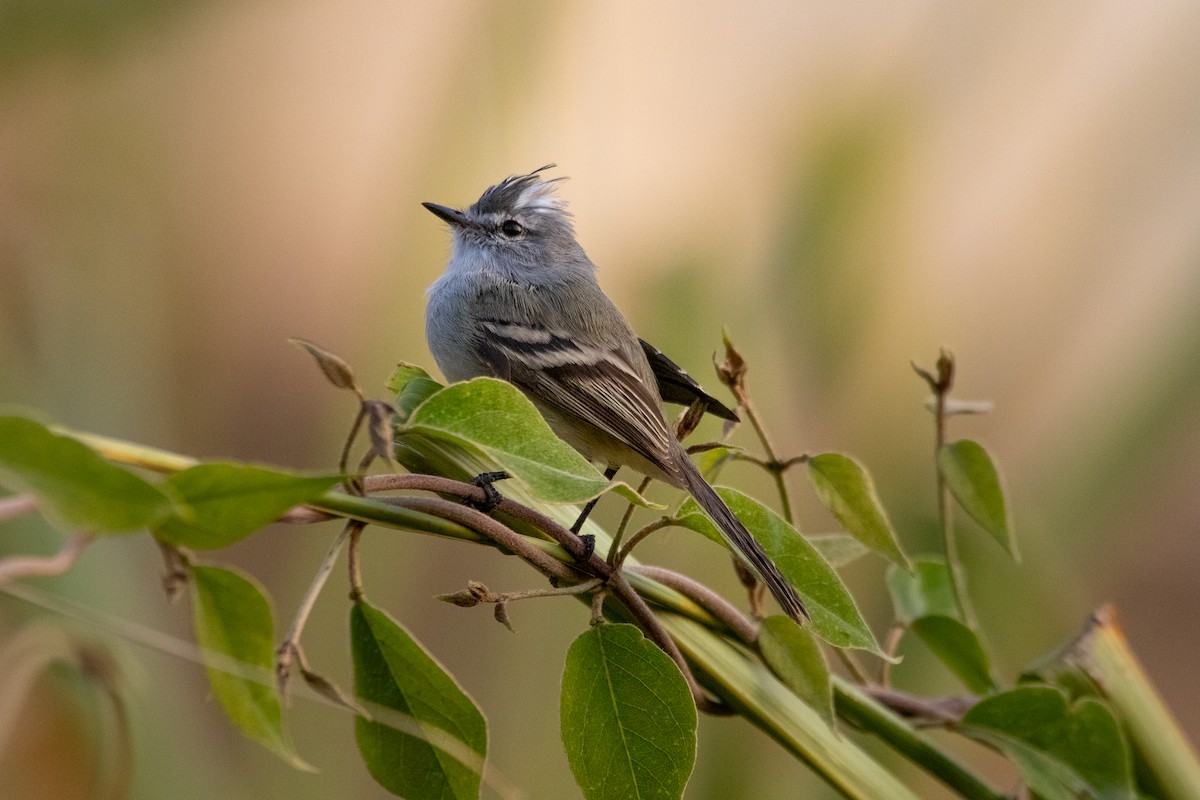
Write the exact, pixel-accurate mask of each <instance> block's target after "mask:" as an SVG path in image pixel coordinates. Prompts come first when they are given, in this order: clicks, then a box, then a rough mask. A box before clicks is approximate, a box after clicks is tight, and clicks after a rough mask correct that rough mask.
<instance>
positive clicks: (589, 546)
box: [571, 467, 620, 561]
mask: <svg viewBox="0 0 1200 800" xmlns="http://www.w3.org/2000/svg"><path fill="white" fill-rule="evenodd" d="M619 469H620V467H609V468H608V469H606V470H604V479H605V480H606V481H611V480H612V479H613V476H614V475H616V474H617V470H619ZM599 500H600V496H599V495H597V496H595V497H593V498H592V499H591V500H588V502H587V505H586V506H584V507H583V511H581V512H579V518H578V519H576V520H575V524H574V525H572V526H571V533H573V534H575V535H576V536H578V537H579V538H580V539H582V540H583V547H584V556H583V558H582V559H580V560H581V561H587V560H588V559H589V558H591V557H592V553H594V552H595V551H596V537H595V536H592V535H591V534H586V535H584V534H580V533H579V532H580V531H581V530H583V523H585V522H587V518H588V515H589V514H591V513H592V509H593V508H595V507H596V503H597V501H599Z"/></svg>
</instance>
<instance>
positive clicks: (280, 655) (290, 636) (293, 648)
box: [275, 520, 360, 697]
mask: <svg viewBox="0 0 1200 800" xmlns="http://www.w3.org/2000/svg"><path fill="white" fill-rule="evenodd" d="M359 524H360V523H359V522H357V521H356V520H348V521H347V522H346V525H345V526H344V527H343V528H342V530H341V533H339V534H338V535H337V538H335V539H334V540H333V543H332V544H330V545H329V550H328V551H327V552H326V553H325V558H324V560H322V561H321V566H319V567H318V568H317V574H316V575H314V576H313V580H312V583H310V584H309V586H308V591H307V592H305V593H304V598H303V599H302V600H301V601H300V606H299V608H297V609H296V616H295V617H294V618H293V619H292V625H291V627H290V628H288V632H287V636H285V637H284V639H283V641H282V642H281V643H280V645H279V647H278V648H276V650H275V680H276V682H277V684H278V686H279V694H280V695H282V696H284V697H286V696H287V684H288V679H289V678H290V677H291V673H292V662H293V661H294V660H296V659H297V658H298V657H299V658H301V659H303V654H301V653H300V634H301V633H302V632H303V631H304V626H305V624H306V623H307V622H308V617H309V615H310V614H311V613H312V610H313V606H315V605H316V603H317V597H318V596H319V595H320V594H321V590H322V589H324V588H325V582H326V581H327V580H329V574H330V573H331V572H333V565H334V564H335V563H337V557H338V555H339V554H340V553H341V552H342V547H343V546H345V544H346V540H347V539H348V538H349V537H350V534H351V532H352V531H353V530H354V528H355V526H356V525H359Z"/></svg>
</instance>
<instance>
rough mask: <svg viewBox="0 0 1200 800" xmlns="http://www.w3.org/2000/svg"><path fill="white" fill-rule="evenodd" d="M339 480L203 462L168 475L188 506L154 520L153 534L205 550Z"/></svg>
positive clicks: (261, 524) (228, 542)
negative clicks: (173, 514)
mask: <svg viewBox="0 0 1200 800" xmlns="http://www.w3.org/2000/svg"><path fill="white" fill-rule="evenodd" d="M339 480H340V479H339V478H338V476H336V475H322V476H316V477H313V476H307V475H296V474H294V473H289V472H283V471H281V470H277V469H266V468H264V467H252V466H249V465H246V464H199V465H197V466H195V467H191V468H190V469H185V470H183V471H182V472H177V473H175V474H174V475H171V476H170V477H169V478H167V481H166V484H167V486H169V487H170V488H171V489H172V490H174V492H175V494H176V495H177V496H178V497H179V498H180V499H181V500H182V501H183V502H184V503H185V504H186V511H185V512H181V513H179V514H176V515H175V516H172V517H169V518H167V519H165V520H163V521H162V522H161V523H159V524H157V525H155V526H154V535H155V536H157V537H158V538H159V539H162V540H163V541H165V542H170V543H171V544H175V545H180V546H182V547H193V548H196V549H200V550H211V549H214V548H218V547H227V546H229V545H231V544H233V543H234V542H237V541H240V540H242V539H245V538H246V537H247V536H249V535H250V534H252V533H254V532H255V531H257V530H259V529H260V528H263V527H264V526H266V525H268V524H270V523H271V522H273V521H274V520H276V519H277V518H278V517H279V515H281V514H283V513H284V512H285V511H287V510H288V509H289V508H291V507H292V506H297V505H301V504H303V503H307V502H309V501H310V500H315V499H316V498H318V497H320V496H321V495H323V494H324V493H325V492H327V491H328V490H329V489H330V487H332V486H333V485H334V484H335V483H337V482H338V481H339Z"/></svg>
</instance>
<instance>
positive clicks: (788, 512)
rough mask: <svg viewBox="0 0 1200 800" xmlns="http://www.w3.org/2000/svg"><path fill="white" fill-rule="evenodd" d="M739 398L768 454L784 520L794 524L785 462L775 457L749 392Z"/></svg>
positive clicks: (768, 468)
mask: <svg viewBox="0 0 1200 800" xmlns="http://www.w3.org/2000/svg"><path fill="white" fill-rule="evenodd" d="M739 394H740V395H741V396H740V397H739V398H738V400H739V402H740V404H741V406H742V410H743V411H745V412H746V418H747V419H748V420H750V425H751V426H752V427H753V428H754V432H755V434H757V435H758V441H759V442H761V443H762V447H763V452H765V453H766V454H767V471H768V472H770V473H771V478H772V479H773V480H774V481H775V489H776V491H778V492H779V510H780V513H782V515H783V518H784V519H785V520H787V522H788V524H789V525H791V524H793V523H794V521H795V519H794V517H793V516H792V498H791V496H790V495H789V494H788V488H787V481H786V480H784V477H783V473H784V469H785V467H784V462H782V461H780V460H779V457H778V456H777V455H775V448H774V447H772V446H771V439H770V437H769V436H767V429H766V427H764V426H763V423H762V420H761V419H759V416H758V409H756V408H755V407H754V402H753V401H752V400H751V399H750V393H749V392H748V391H742V392H740V393H739Z"/></svg>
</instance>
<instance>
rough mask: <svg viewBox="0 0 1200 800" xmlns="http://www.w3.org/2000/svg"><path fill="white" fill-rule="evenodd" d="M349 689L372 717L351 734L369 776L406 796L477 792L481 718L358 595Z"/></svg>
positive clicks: (482, 752)
mask: <svg viewBox="0 0 1200 800" xmlns="http://www.w3.org/2000/svg"><path fill="white" fill-rule="evenodd" d="M350 646H351V650H352V655H353V658H354V693H355V695H356V696H357V697H358V699H359V701H360V702H361V703H362V704H363V705H365V706H366V707H367V710H368V711H369V712H370V713H371V716H372V719H370V720H368V719H365V718H363V717H358V718H357V719H356V721H355V738H356V740H357V741H358V751H359V753H360V754H361V755H362V758H363V761H364V762H366V765H367V769H368V770H369V771H370V773H371V776H372V777H373V778H375V780H376V781H378V782H379V784H380V785H381V786H383V787H384V788H385V789H387V790H388V791H389V792H391V793H393V794H395V795H399V796H400V797H405V798H408V799H409V800H424V798H438V799H439V800H445V799H446V798H454V799H455V800H465V798H477V797H478V796H479V784H480V778H481V777H482V774H483V764H484V759H485V758H486V756H487V723H486V721H485V720H484V718H483V714H482V713H480V711H479V709H478V707H476V705H475V703H474V701H472V700H471V698H470V697H468V696H467V694H466V693H465V692H464V691H463V690H462V687H460V686H459V685H458V683H457V682H456V681H455V680H454V678H453V677H452V676H451V675H450V674H449V673H447V672H446V670H445V668H443V667H442V665H441V664H439V663H438V662H437V661H436V660H434V658H433V656H431V655H429V653H427V652H426V651H425V650H424V648H422V647H421V645H420V644H419V643H418V642H417V641H416V640H415V639H414V638H413V637H412V635H411V634H410V633H409V632H408V631H406V630H405V629H404V628H403V627H402V626H401V625H400V624H399V623H397V622H396V621H395V620H394V619H392V618H391V617H390V616H388V615H387V614H386V613H385V612H383V611H381V610H379V609H377V608H375V607H374V606H372V605H370V604H369V603H367V602H366V601H363V600H360V601H358V602H357V603H355V604H354V607H353V608H352V609H351V611H350Z"/></svg>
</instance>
